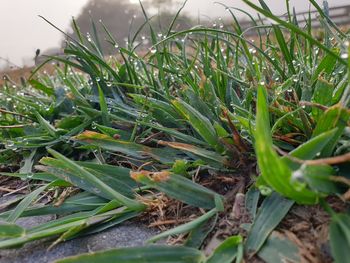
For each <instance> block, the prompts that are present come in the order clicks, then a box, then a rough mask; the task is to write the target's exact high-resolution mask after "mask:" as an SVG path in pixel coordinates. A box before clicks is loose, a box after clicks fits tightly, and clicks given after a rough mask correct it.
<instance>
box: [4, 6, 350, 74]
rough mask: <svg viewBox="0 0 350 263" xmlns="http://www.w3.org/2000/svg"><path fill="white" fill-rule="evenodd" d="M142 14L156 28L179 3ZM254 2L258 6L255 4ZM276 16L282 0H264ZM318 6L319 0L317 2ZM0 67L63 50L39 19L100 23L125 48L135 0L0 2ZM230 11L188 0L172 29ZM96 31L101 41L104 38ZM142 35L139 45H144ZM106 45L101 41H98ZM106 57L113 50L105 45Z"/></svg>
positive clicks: (64, 24) (137, 16) (87, 28)
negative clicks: (147, 14)
mask: <svg viewBox="0 0 350 263" xmlns="http://www.w3.org/2000/svg"><path fill="white" fill-rule="evenodd" d="M142 2H143V4H144V6H145V8H146V9H147V12H148V13H149V14H150V15H155V16H156V17H155V18H153V19H152V21H153V22H152V23H153V25H154V26H155V27H156V28H157V30H159V32H160V31H161V30H162V28H163V27H164V26H165V25H168V24H169V23H170V21H171V17H172V16H173V14H174V13H175V12H176V10H178V8H179V7H180V6H181V5H182V3H183V0H143V1H142ZM218 2H220V3H222V4H224V5H227V6H230V7H236V8H242V9H244V10H247V11H249V12H250V13H251V14H252V15H254V13H253V12H252V11H251V10H250V9H248V8H247V7H246V5H245V4H244V3H243V2H242V1H241V0H218ZM253 2H258V1H257V0H255V1H253ZM265 2H266V3H267V4H268V5H269V6H270V7H271V8H272V11H273V12H274V13H275V14H280V15H282V14H283V13H285V11H286V7H285V1H284V0H265ZM317 2H318V3H319V4H320V5H322V2H323V0H318V1H317ZM0 3H1V11H2V12H1V16H0V35H1V38H0V69H1V70H7V69H12V68H17V67H23V66H32V65H33V64H34V61H35V60H34V57H35V56H36V54H37V55H38V53H36V52H39V50H40V55H41V54H47V55H56V54H60V53H61V52H62V47H63V46H64V36H63V34H62V33H60V32H59V31H58V30H56V29H54V28H53V27H52V26H50V25H49V24H48V23H46V22H45V21H44V20H43V19H41V18H39V16H38V15H41V16H43V17H45V18H47V19H48V20H49V21H51V22H52V23H53V24H54V25H56V26H57V27H59V28H60V29H62V30H63V31H65V32H67V33H68V34H72V29H71V27H72V23H71V21H72V19H71V18H72V17H75V19H76V20H77V22H78V24H79V27H80V28H81V30H82V32H83V33H84V34H89V32H91V18H93V20H94V21H95V22H96V23H97V24H100V23H99V20H100V19H101V20H102V21H103V23H104V24H105V25H106V26H107V27H108V29H109V30H110V31H111V33H112V34H113V36H114V37H115V39H116V40H117V42H118V44H119V45H120V46H125V45H126V44H127V39H128V35H129V33H130V32H135V30H137V28H138V27H139V26H140V25H141V24H142V23H143V22H144V18H143V15H142V13H141V9H140V5H139V2H138V0H74V1H72V0H25V1H23V0H0ZM290 3H291V6H294V7H295V8H296V11H297V12H302V11H307V10H309V8H310V5H309V1H307V0H290ZM328 3H329V6H330V7H335V6H344V5H350V3H349V0H329V1H328ZM234 13H235V14H236V15H237V16H238V17H240V19H242V20H244V19H246V18H245V17H244V16H243V15H242V14H241V13H240V12H239V11H235V12H234ZM228 15H229V12H226V11H225V7H224V6H222V5H220V4H218V3H215V2H213V1H212V0H188V2H187V4H186V6H185V8H184V11H183V12H182V15H181V17H180V18H179V20H178V24H177V25H176V29H177V30H180V29H183V28H188V27H190V26H191V25H197V24H199V23H200V24H210V25H213V26H216V25H218V23H225V22H224V21H226V19H228V18H227V17H228ZM102 31H103V30H101V29H100V33H99V34H100V35H101V40H103V39H104V38H105V34H104V33H103V32H102ZM146 36H147V31H146V30H145V32H143V35H141V37H140V39H139V41H140V42H142V43H143V44H145V45H147V43H148V42H149V40H148V39H147V37H146ZM102 42H105V41H102ZM104 50H105V52H106V54H113V52H115V50H113V47H111V46H110V45H105V46H104Z"/></svg>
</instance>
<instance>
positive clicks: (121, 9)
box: [69, 0, 192, 54]
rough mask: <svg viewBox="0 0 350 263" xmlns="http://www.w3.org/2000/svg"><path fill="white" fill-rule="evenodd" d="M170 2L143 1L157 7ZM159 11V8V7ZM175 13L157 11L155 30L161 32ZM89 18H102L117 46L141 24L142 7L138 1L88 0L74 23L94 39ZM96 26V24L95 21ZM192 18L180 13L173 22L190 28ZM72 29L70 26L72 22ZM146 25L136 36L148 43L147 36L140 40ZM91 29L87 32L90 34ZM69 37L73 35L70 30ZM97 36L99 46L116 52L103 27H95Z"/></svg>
mask: <svg viewBox="0 0 350 263" xmlns="http://www.w3.org/2000/svg"><path fill="white" fill-rule="evenodd" d="M176 1H177V0H170V2H171V3H175V2H176ZM165 3H167V4H168V3H169V1H165V0H147V1H146V2H145V3H144V2H143V4H145V7H146V8H151V6H152V5H153V6H158V7H159V8H160V7H161V6H162V5H164V4H165ZM159 10H161V9H159ZM173 16H174V14H173V13H171V12H169V11H168V10H167V11H159V14H158V15H157V16H156V17H154V18H153V19H152V21H151V23H152V26H153V27H154V30H156V31H164V30H165V29H166V27H167V26H168V25H169V24H170V23H171V21H172V19H173ZM91 20H93V21H95V23H96V22H97V21H99V20H102V21H103V24H105V25H106V27H107V28H108V30H109V31H110V32H111V33H112V35H113V36H114V37H115V39H116V40H117V42H118V44H119V46H124V45H125V42H126V41H127V40H128V37H129V36H133V35H134V34H135V33H136V31H137V30H138V29H139V28H140V26H141V25H142V24H144V22H145V19H144V16H143V14H142V10H141V8H140V6H139V5H138V4H131V3H130V1H129V0H90V1H89V2H88V3H87V5H86V6H85V7H84V8H83V10H82V12H81V14H80V15H79V16H78V17H77V18H76V22H77V24H78V26H79V28H80V30H81V32H82V33H83V34H90V35H91V37H92V38H93V36H92V34H91V32H92V25H91ZM96 24H97V25H99V23H98V22H97V23H96ZM191 24H192V21H191V19H190V18H189V17H187V16H185V15H182V16H180V17H179V18H178V23H177V24H176V25H175V28H176V29H177V30H180V29H184V28H186V27H189V26H190V25H191ZM72 28H73V25H72ZM148 31H149V27H148V26H144V28H143V31H142V32H141V34H140V35H139V38H138V41H143V42H145V44H146V43H147V39H146V40H145V39H143V40H142V37H141V36H142V35H145V36H147V35H149V32H148ZM89 32H90V33H89ZM69 35H70V36H72V37H74V38H76V36H75V35H74V33H73V32H70V33H69ZM98 38H99V40H100V42H101V45H102V49H103V50H104V53H105V54H112V53H113V52H115V48H114V47H112V46H111V45H110V44H109V43H108V42H107V41H104V40H105V38H106V33H105V31H104V30H103V28H102V26H99V27H98Z"/></svg>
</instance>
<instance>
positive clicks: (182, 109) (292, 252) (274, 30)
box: [0, 0, 350, 262]
mask: <svg viewBox="0 0 350 263" xmlns="http://www.w3.org/2000/svg"><path fill="white" fill-rule="evenodd" d="M244 2H246V3H247V5H248V6H250V7H252V8H253V9H255V10H256V11H257V12H259V13H260V14H261V15H262V16H264V17H266V18H268V20H265V24H261V23H262V21H263V20H261V21H260V20H259V21H254V23H255V24H256V25H257V26H256V28H255V30H257V31H258V33H259V34H258V35H257V37H256V40H255V41H252V40H251V39H250V37H249V32H250V30H251V29H243V28H241V26H240V24H239V23H238V22H237V21H238V20H237V18H236V16H235V13H234V9H231V8H228V7H227V11H228V12H229V13H230V14H231V15H232V18H233V24H232V25H230V26H227V27H222V28H210V27H201V26H198V27H194V28H189V29H185V30H183V31H178V30H174V25H175V21H176V19H177V18H178V15H179V13H178V14H177V15H176V16H175V18H174V19H173V21H172V22H170V23H169V26H168V27H167V28H163V29H164V31H163V33H162V34H158V33H157V32H158V30H159V29H155V28H154V27H153V25H152V23H149V18H148V16H147V13H146V11H145V8H143V9H142V12H143V14H144V18H145V25H147V27H148V28H149V29H148V30H149V31H148V32H149V36H150V41H151V45H152V48H151V49H150V50H149V52H148V53H147V54H146V55H145V54H142V55H140V54H138V53H136V52H135V49H134V44H135V43H136V41H137V39H138V38H139V37H140V34H141V33H140V32H141V31H136V32H135V33H134V34H133V35H132V37H130V38H129V45H128V46H127V47H126V48H123V47H118V48H117V49H115V48H116V47H115V46H116V41H115V40H114V38H113V37H112V34H111V33H110V32H109V31H108V30H107V29H106V35H107V37H108V41H109V42H110V43H111V44H112V47H113V48H114V49H115V50H116V51H118V54H117V55H116V56H113V57H108V58H106V57H105V56H104V48H103V47H102V46H101V43H102V41H101V40H100V39H99V34H95V33H93V34H94V35H93V36H91V35H88V36H85V33H83V32H82V31H80V30H79V28H78V26H76V25H77V23H76V21H73V27H74V29H75V35H76V36H77V39H76V40H75V39H72V38H70V37H69V36H66V37H67V40H68V41H67V46H66V48H65V57H57V58H50V59H51V60H53V59H55V60H57V61H59V62H60V63H61V64H63V65H64V66H63V67H61V68H60V67H57V69H56V74H55V75H54V76H49V75H45V74H44V75H36V74H35V73H34V74H33V77H32V78H31V80H29V81H28V82H23V83H22V84H21V85H16V86H14V83H11V81H10V80H8V81H7V82H6V84H5V85H4V86H3V87H2V89H1V96H0V103H1V118H0V138H1V142H2V146H1V149H0V160H1V162H2V164H4V165H6V166H7V167H8V168H9V169H12V171H14V172H13V173H5V172H3V173H2V174H3V176H8V177H18V178H21V179H23V180H28V181H29V182H31V183H34V182H41V184H42V185H41V186H40V187H38V188H37V189H33V191H32V192H31V193H30V194H28V195H27V196H25V197H23V198H22V199H20V200H18V202H19V203H18V205H17V206H16V207H15V208H13V209H10V210H9V211H6V212H3V213H2V214H0V218H1V219H4V220H5V221H7V223H5V224H1V225H0V248H9V247H15V246H19V245H23V244H25V243H26V242H30V241H33V240H37V239H42V238H46V237H55V238H57V239H56V242H55V243H54V244H57V243H58V242H62V241H64V240H67V239H70V238H74V237H77V236H79V235H83V234H84V235H85V234H92V233H96V232H99V231H103V230H105V229H107V228H109V227H113V226H115V225H118V224H120V223H122V222H124V221H126V220H128V219H130V218H134V217H137V216H139V215H140V214H141V213H142V212H144V211H146V210H147V208H149V207H150V206H151V204H152V203H154V202H158V201H159V199H158V198H159V193H163V194H165V195H167V196H168V197H169V198H172V199H176V200H178V201H179V202H182V203H185V204H187V205H189V206H191V207H193V211H197V210H198V208H200V211H201V213H200V214H199V213H198V217H197V218H195V219H193V220H192V221H191V222H187V223H185V224H183V225H180V226H177V227H175V228H174V229H169V230H168V231H166V232H164V233H162V234H160V235H158V236H156V237H154V238H153V239H151V240H150V241H156V240H158V239H160V238H165V237H167V236H174V235H178V234H188V236H185V237H187V238H188V239H187V241H185V242H184V245H185V246H180V247H158V246H155V247H152V246H151V247H143V248H133V249H119V250H112V251H108V252H99V253H96V254H90V255H82V256H78V257H75V258H70V259H65V260H62V261H61V262H95V261H96V260H100V259H103V260H106V262H107V260H110V261H118V259H119V260H120V259H123V258H125V257H128V258H129V260H130V262H141V261H140V260H138V259H139V258H140V257H142V258H143V259H144V261H142V262H145V261H147V260H148V261H149V262H158V261H159V262H174V260H173V259H174V257H177V256H178V255H180V254H181V255H182V256H183V257H184V259H183V261H181V262H206V261H207V262H220V261H218V259H221V258H224V259H225V260H226V261H225V262H231V261H233V260H236V261H237V262H240V261H241V260H242V258H243V254H244V253H243V251H245V252H246V254H247V255H248V256H249V253H251V252H252V253H254V254H257V255H259V256H260V257H261V258H263V259H264V260H266V261H267V262H273V261H271V260H278V261H275V262H284V261H285V259H288V260H290V261H293V260H294V261H298V260H300V257H301V254H299V253H298V247H297V244H295V243H294V242H293V241H292V240H290V239H288V238H286V237H284V236H282V237H281V236H280V235H279V234H278V232H276V231H274V230H275V229H276V227H278V224H279V223H280V222H281V220H283V218H284V217H285V215H286V214H287V213H288V211H289V209H290V208H291V207H292V205H293V204H294V203H295V202H296V205H298V204H305V205H314V204H320V205H322V207H324V208H325V210H326V211H327V212H328V213H330V214H331V216H332V222H331V224H330V244H331V247H332V253H333V257H334V259H335V260H336V262H342V260H344V259H345V258H346V257H345V256H344V255H346V253H347V251H348V250H349V244H350V242H349V231H350V227H349V222H348V218H349V214H348V213H347V211H342V213H340V214H337V213H335V212H334V211H333V210H332V208H331V207H330V205H329V204H328V203H327V200H328V197H333V198H339V197H341V198H339V202H341V203H344V205H347V202H348V201H347V200H348V197H349V192H348V191H349V180H348V179H347V178H346V177H345V176H348V172H349V169H348V166H347V162H348V161H349V160H350V159H349V142H348V141H349V129H348V121H349V109H348V107H349V98H350V96H349V95H350V77H349V76H350V74H349V72H350V71H349V69H350V66H349V65H350V61H349V59H348V52H349V42H348V39H349V34H348V32H343V31H341V30H340V29H339V28H337V27H336V25H335V24H334V23H332V22H331V20H330V19H329V18H328V17H327V13H328V12H327V9H324V10H323V9H322V8H320V7H319V6H318V5H317V3H316V2H315V1H313V0H310V3H311V4H312V5H314V6H315V7H316V9H317V10H318V11H319V13H320V16H319V19H320V22H321V24H322V26H323V27H322V28H321V29H320V31H322V32H323V33H324V35H325V38H324V39H322V40H316V39H315V38H314V36H313V32H312V27H313V25H312V24H310V23H311V22H310V21H311V20H306V21H304V22H303V23H301V22H300V21H299V22H298V21H297V19H296V15H295V14H294V13H293V12H290V10H291V9H290V8H289V6H288V10H289V11H288V14H287V21H286V20H285V19H281V18H279V17H277V16H275V15H274V14H272V13H271V11H270V10H269V8H268V6H267V5H266V4H265V3H264V2H263V1H262V0H260V1H259V2H260V6H261V7H260V6H257V5H255V4H254V3H253V2H251V1H248V0H244ZM287 3H288V1H287ZM141 7H143V6H141ZM266 21H268V22H266ZM271 23H272V24H271ZM92 26H93V30H94V27H95V25H94V24H92ZM257 28H258V29H257ZM136 45H137V44H136ZM255 160H256V161H257V163H258V173H257V174H254V173H253V172H254V170H253V169H251V170H249V171H248V172H246V170H244V171H245V172H244V173H242V176H245V178H244V182H245V184H244V185H243V190H244V192H247V194H246V199H245V207H246V210H247V213H248V214H249V216H250V223H251V224H249V223H247V222H245V224H242V225H241V226H240V227H241V229H244V230H247V232H248V236H247V238H245V239H243V238H242V237H241V236H240V235H237V236H233V237H229V238H228V239H226V240H225V241H224V240H221V241H222V242H223V243H222V244H221V245H217V246H216V247H215V248H214V249H213V251H212V252H213V254H212V255H210V256H208V257H206V256H204V254H203V253H202V252H201V251H200V250H197V249H195V248H194V247H196V248H200V249H201V248H203V249H204V247H203V246H202V244H203V241H204V239H205V238H206V237H208V234H209V232H210V231H212V230H214V229H215V224H216V222H218V221H219V219H220V217H221V216H222V215H223V214H225V212H227V211H231V210H232V208H231V207H232V203H231V202H228V201H230V200H227V199H226V198H227V196H229V195H225V196H224V195H223V194H227V193H226V192H225V190H224V186H223V185H217V182H218V181H217V179H218V178H217V177H218V175H219V174H228V175H229V176H231V177H235V176H236V175H237V173H239V172H241V171H242V169H244V168H246V167H254V166H252V165H250V164H251V163H252V162H254V161H255ZM242 167H243V168H242ZM249 174H251V176H250V177H248V176H249ZM204 182H206V183H205V184H204ZM208 182H209V183H208ZM211 182H214V183H212V184H211ZM213 184H215V185H213ZM250 185H253V186H251V187H250V188H249V186H250ZM70 187H75V188H78V189H80V192H79V193H76V194H75V195H73V196H70V197H69V198H63V199H62V200H61V203H60V205H59V206H55V205H52V204H46V205H41V206H38V205H37V204H35V202H36V200H38V198H39V197H40V196H41V195H42V194H43V193H44V194H51V193H52V192H57V191H58V192H61V193H62V191H63V190H64V189H67V188H70ZM248 188H249V189H248ZM218 189H219V190H218ZM257 189H258V190H259V191H260V192H261V194H262V195H260V194H259V191H258V190H257ZM266 195H267V197H266ZM239 196H240V195H239V194H238V195H237V196H236V201H237V202H238V201H239V200H238V199H239V198H240V197H239ZM262 199H264V200H263V201H262V202H259V200H262ZM236 201H235V202H236ZM259 204H261V205H260V206H259ZM230 206H231V207H230ZM234 208H235V206H234ZM196 209H197V210H196ZM44 214H57V215H59V216H60V217H58V219H56V220H53V221H50V222H48V223H45V224H42V225H40V226H38V227H34V228H32V229H28V230H24V229H22V228H20V227H18V226H16V225H15V223H16V220H17V219H18V218H20V217H29V216H35V215H44ZM213 224H214V225H213ZM208 226H209V227H208ZM208 229H209V230H208ZM214 234H215V232H213V235H214ZM214 237H215V235H214ZM186 245H188V246H190V247H192V248H188V247H186ZM131 251H132V253H130V252H131ZM271 253H272V254H271ZM271 255H276V257H279V259H276V257H272V256H271ZM250 256H251V255H250ZM272 258H273V259H272ZM157 260H158V261H157ZM300 261H301V260H300Z"/></svg>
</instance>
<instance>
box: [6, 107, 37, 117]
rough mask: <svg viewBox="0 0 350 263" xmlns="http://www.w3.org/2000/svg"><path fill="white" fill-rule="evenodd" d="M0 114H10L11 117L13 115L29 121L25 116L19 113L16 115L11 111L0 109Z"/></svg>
mask: <svg viewBox="0 0 350 263" xmlns="http://www.w3.org/2000/svg"><path fill="white" fill-rule="evenodd" d="M0 113H6V114H11V115H15V116H20V117H23V118H27V119H31V118H30V117H28V116H25V115H23V114H20V113H17V112H13V111H8V110H4V109H1V108H0Z"/></svg>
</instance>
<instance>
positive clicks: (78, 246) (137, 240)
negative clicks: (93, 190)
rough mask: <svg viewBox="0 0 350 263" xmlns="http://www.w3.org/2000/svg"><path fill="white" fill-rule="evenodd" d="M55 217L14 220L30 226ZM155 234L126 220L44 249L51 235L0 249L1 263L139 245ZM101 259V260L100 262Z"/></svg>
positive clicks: (38, 262)
mask: <svg viewBox="0 0 350 263" xmlns="http://www.w3.org/2000/svg"><path fill="white" fill-rule="evenodd" d="M14 197H15V196H8V197H0V204H1V203H4V202H7V201H10V200H12V199H13V198H14ZM53 219H55V217H54V216H53V215H49V216H36V217H29V218H20V219H19V220H17V222H16V223H17V224H18V225H20V226H22V227H24V228H31V227H35V226H38V225H40V224H43V223H46V222H48V221H50V220H53ZM156 234H158V232H157V231H156V230H154V229H149V228H148V227H147V226H145V225H143V224H140V223H138V222H136V221H135V220H133V221H131V222H125V223H123V224H121V225H119V226H116V227H113V228H110V229H108V230H106V231H103V232H101V233H98V234H94V235H90V236H84V237H81V238H76V239H73V240H70V241H67V242H64V243H60V244H58V245H57V246H55V247H53V248H52V249H51V250H50V251H47V249H48V247H49V246H50V245H51V244H52V242H53V241H54V239H46V240H38V241H33V242H31V243H28V244H26V245H24V246H23V247H21V248H16V249H2V250H1V249H0V263H49V262H54V261H55V260H57V259H61V258H65V257H69V256H74V255H78V254H82V253H88V252H94V251H100V250H106V249H112V248H120V247H133V246H141V245H143V244H144V243H145V241H146V240H147V239H149V238H150V237H152V236H154V235H156ZM101 263H103V262H101Z"/></svg>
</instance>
